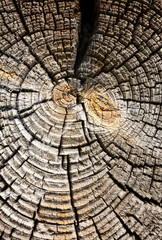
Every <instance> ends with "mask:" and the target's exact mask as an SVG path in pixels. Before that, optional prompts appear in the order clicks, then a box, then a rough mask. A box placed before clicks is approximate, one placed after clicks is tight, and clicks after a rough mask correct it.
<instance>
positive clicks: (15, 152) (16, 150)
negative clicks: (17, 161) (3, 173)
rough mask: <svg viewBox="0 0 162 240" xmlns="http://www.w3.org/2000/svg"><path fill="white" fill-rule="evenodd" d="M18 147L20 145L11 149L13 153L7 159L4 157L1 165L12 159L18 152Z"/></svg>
mask: <svg viewBox="0 0 162 240" xmlns="http://www.w3.org/2000/svg"><path fill="white" fill-rule="evenodd" d="M20 148H21V146H19V147H18V148H17V149H15V150H14V151H13V153H12V154H11V155H10V156H9V157H8V158H7V159H5V160H4V161H3V165H4V164H6V163H7V162H8V161H9V160H10V159H12V158H13V157H14V156H15V155H16V154H17V153H18V151H19V150H20Z"/></svg>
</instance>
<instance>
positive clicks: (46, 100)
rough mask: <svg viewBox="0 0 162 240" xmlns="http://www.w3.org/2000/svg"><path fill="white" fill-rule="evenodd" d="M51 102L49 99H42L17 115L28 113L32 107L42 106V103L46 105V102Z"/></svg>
mask: <svg viewBox="0 0 162 240" xmlns="http://www.w3.org/2000/svg"><path fill="white" fill-rule="evenodd" d="M51 100H52V98H49V99H43V100H42V101H38V102H36V103H33V104H32V105H31V106H30V107H28V108H24V109H22V110H20V111H19V113H20V114H21V113H24V112H26V111H29V110H31V109H32V108H33V106H36V105H39V104H42V103H46V102H48V101H51ZM34 111H36V110H34Z"/></svg>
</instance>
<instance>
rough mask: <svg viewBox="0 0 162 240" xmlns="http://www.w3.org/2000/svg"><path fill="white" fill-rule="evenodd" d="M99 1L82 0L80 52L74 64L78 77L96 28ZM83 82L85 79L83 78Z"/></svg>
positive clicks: (75, 73)
mask: <svg viewBox="0 0 162 240" xmlns="http://www.w3.org/2000/svg"><path fill="white" fill-rule="evenodd" d="M99 2H100V1H99V0H88V1H85V0H80V11H81V31H80V36H79V46H78V52H77V56H76V61H75V66H74V75H75V76H76V77H77V76H78V73H77V70H78V68H79V66H80V64H81V62H82V61H83V58H84V56H85V54H86V52H87V49H88V46H89V45H90V42H91V39H92V36H93V33H94V31H95V28H96V23H97V20H98V12H99V11H98V9H99ZM82 82H84V81H83V80H82Z"/></svg>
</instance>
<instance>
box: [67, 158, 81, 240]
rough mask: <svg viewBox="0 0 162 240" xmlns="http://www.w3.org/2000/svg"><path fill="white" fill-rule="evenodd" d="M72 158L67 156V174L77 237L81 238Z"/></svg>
mask: <svg viewBox="0 0 162 240" xmlns="http://www.w3.org/2000/svg"><path fill="white" fill-rule="evenodd" d="M70 165H71V164H70V158H69V155H68V156H67V175H68V181H69V190H70V199H71V206H72V208H73V211H74V214H75V222H74V223H75V224H74V225H75V229H76V235H77V239H79V235H78V228H79V216H78V213H77V208H76V207H75V205H74V197H73V190H72V180H71V173H70V168H71V166H70Z"/></svg>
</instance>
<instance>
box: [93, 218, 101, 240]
mask: <svg viewBox="0 0 162 240" xmlns="http://www.w3.org/2000/svg"><path fill="white" fill-rule="evenodd" d="M92 222H93V225H94V227H95V230H96V233H97V235H98V237H99V239H100V240H102V238H101V234H100V232H99V231H98V229H97V226H96V223H95V221H94V220H93V218H92Z"/></svg>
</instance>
